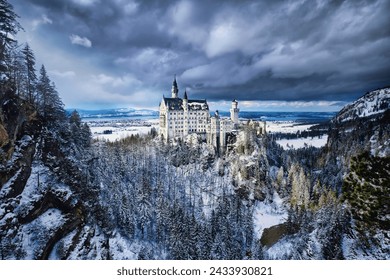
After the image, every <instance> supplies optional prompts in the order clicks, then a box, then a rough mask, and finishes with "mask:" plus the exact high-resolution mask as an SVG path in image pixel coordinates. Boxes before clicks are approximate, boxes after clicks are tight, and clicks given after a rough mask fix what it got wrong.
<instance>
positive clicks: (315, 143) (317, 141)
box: [276, 134, 328, 150]
mask: <svg viewBox="0 0 390 280" xmlns="http://www.w3.org/2000/svg"><path fill="white" fill-rule="evenodd" d="M327 141H328V135H326V134H325V135H322V136H319V137H308V138H297V139H281V140H276V143H278V144H279V145H280V146H282V147H283V149H285V150H289V149H300V148H304V147H306V146H312V147H316V148H320V147H323V146H325V144H326V142H327Z"/></svg>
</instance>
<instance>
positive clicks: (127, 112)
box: [66, 108, 159, 119]
mask: <svg viewBox="0 0 390 280" xmlns="http://www.w3.org/2000/svg"><path fill="white" fill-rule="evenodd" d="M74 110H77V112H79V114H80V116H81V118H83V119H86V118H127V117H145V116H158V114H159V113H158V112H157V111H154V110H148V109H133V108H119V109H98V110H84V109H67V110H66V111H67V112H68V113H71V112H73V111H74Z"/></svg>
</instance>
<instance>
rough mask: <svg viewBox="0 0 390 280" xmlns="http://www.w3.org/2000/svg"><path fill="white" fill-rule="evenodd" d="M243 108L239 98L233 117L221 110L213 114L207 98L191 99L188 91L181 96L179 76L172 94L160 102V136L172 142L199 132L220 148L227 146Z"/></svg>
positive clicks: (233, 104)
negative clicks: (227, 115) (239, 105)
mask: <svg viewBox="0 0 390 280" xmlns="http://www.w3.org/2000/svg"><path fill="white" fill-rule="evenodd" d="M239 111H240V110H239V109H238V102H237V100H233V101H232V107H231V109H230V118H221V117H220V115H219V113H218V111H216V112H215V114H214V115H213V116H210V112H209V105H208V104H207V101H206V100H205V99H201V100H195V99H188V95H187V91H185V92H184V96H183V99H182V98H180V97H179V89H178V86H177V82H176V77H175V78H174V80H173V84H172V91H171V97H170V98H167V97H163V99H162V101H161V103H160V135H161V136H162V138H163V139H164V141H166V142H169V140H170V139H174V138H179V139H181V140H184V138H186V137H187V136H188V135H190V134H193V133H196V134H197V135H199V136H201V138H202V140H205V141H207V143H208V144H210V145H213V146H214V147H215V148H217V149H218V150H219V149H224V147H226V146H227V145H228V143H229V139H230V138H231V137H234V135H235V132H236V130H237V128H238V126H239V120H238V113H239Z"/></svg>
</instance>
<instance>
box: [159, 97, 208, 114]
mask: <svg viewBox="0 0 390 280" xmlns="http://www.w3.org/2000/svg"><path fill="white" fill-rule="evenodd" d="M163 102H164V104H165V106H166V107H167V108H168V110H184V107H183V99H181V98H167V97H164V98H163ZM188 109H189V110H191V111H196V110H208V109H209V105H208V104H207V101H206V100H205V99H201V100H195V99H190V100H188Z"/></svg>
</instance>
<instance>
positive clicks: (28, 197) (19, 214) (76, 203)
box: [0, 91, 84, 259]
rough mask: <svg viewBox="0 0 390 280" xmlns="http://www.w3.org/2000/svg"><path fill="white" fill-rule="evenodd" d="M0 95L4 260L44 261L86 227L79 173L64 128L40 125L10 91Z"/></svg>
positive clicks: (29, 108) (1, 251) (0, 212)
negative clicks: (68, 154)
mask: <svg viewBox="0 0 390 280" xmlns="http://www.w3.org/2000/svg"><path fill="white" fill-rule="evenodd" d="M0 96H1V98H0V104H1V108H0V130H1V131H2V133H1V134H2V137H1V142H0V147H1V158H0V178H1V179H0V242H1V244H0V245H1V246H0V257H1V259H46V258H48V257H49V254H50V252H51V250H52V248H53V246H54V245H55V243H56V242H57V241H58V240H59V239H60V238H62V237H63V236H65V235H66V234H67V233H68V232H70V231H72V230H74V229H75V228H77V227H78V226H79V225H81V224H82V223H83V219H84V210H83V206H82V204H81V203H80V199H79V198H80V195H79V194H77V188H79V187H80V186H79V185H78V183H77V181H79V176H80V174H79V173H80V172H79V171H78V169H77V168H75V164H74V163H72V162H71V161H70V160H69V159H67V157H66V156H65V145H64V144H63V143H61V142H60V141H64V137H63V136H60V134H61V129H62V130H63V132H64V131H65V130H64V129H63V128H54V127H51V128H50V129H49V128H48V127H44V126H42V119H41V118H40V117H39V115H38V114H37V111H36V110H35V109H34V107H33V106H32V104H29V103H28V102H26V101H25V100H24V99H22V98H20V97H19V96H16V95H15V94H13V92H12V91H9V92H7V93H6V94H1V95H0ZM60 169H61V171H60ZM66 178H67V179H66Z"/></svg>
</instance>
